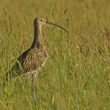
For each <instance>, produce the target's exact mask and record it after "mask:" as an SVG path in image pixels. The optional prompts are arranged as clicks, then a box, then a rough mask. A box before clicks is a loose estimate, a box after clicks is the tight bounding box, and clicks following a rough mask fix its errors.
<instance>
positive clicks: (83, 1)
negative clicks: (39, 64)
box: [0, 0, 110, 110]
mask: <svg viewBox="0 0 110 110" xmlns="http://www.w3.org/2000/svg"><path fill="white" fill-rule="evenodd" d="M34 17H43V18H46V19H48V20H49V21H51V22H54V23H57V24H59V25H61V26H63V27H65V28H66V29H68V31H69V35H68V34H67V33H65V32H63V31H61V30H60V29H58V28H55V27H50V26H47V25H46V26H44V29H43V41H44V45H45V48H46V49H47V51H48V54H49V58H48V60H47V62H46V65H45V67H44V68H43V69H42V71H41V73H40V74H39V75H38V77H37V80H36V87H37V99H36V100H33V98H32V91H31V78H30V79H26V78H24V77H21V76H19V77H17V78H16V79H13V80H12V82H11V84H9V85H8V87H6V88H4V86H3V82H4V78H3V77H4V76H5V73H6V72H7V71H8V70H9V69H10V68H11V67H12V65H13V64H14V63H15V61H16V59H17V58H18V56H19V55H20V54H21V53H22V52H23V51H24V50H26V49H27V48H28V47H29V46H30V45H31V43H32V40H33V24H32V23H33V19H34ZM26 82H27V83H26ZM0 110H110V1H109V0H63V1H61V0H3V1H2V0H0Z"/></svg>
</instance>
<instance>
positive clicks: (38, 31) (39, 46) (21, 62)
mask: <svg viewBox="0 0 110 110" xmlns="http://www.w3.org/2000/svg"><path fill="white" fill-rule="evenodd" d="M45 24H50V25H54V26H57V27H59V28H61V29H63V30H64V31H66V32H67V30H66V29H64V28H63V27H61V26H59V25H57V24H54V23H51V22H48V21H46V20H45V19H43V18H40V19H37V18H35V19H34V22H33V25H34V39H33V42H32V45H31V46H30V48H29V49H27V50H26V51H25V52H23V53H22V54H21V55H20V56H19V57H18V59H17V62H16V63H15V64H14V65H13V66H12V68H11V69H10V70H9V72H7V73H6V81H9V80H10V79H11V78H13V77H16V76H18V75H26V76H27V75H32V82H33V83H32V84H34V82H35V76H36V75H37V74H38V73H39V71H40V69H41V68H42V67H43V65H44V64H45V62H46V60H47V57H48V55H47V52H46V50H45V48H44V45H43V42H42V26H43V25H45ZM33 90H34V87H33Z"/></svg>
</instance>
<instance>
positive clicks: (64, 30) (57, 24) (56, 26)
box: [46, 21, 68, 33]
mask: <svg viewBox="0 0 110 110" xmlns="http://www.w3.org/2000/svg"><path fill="white" fill-rule="evenodd" d="M46 23H47V24H50V25H54V26H56V27H59V28H60V29H62V30H64V31H65V32H67V33H68V31H67V30H66V29H65V28H63V27H62V26H59V25H58V24H55V23H51V22H49V21H47V22H46Z"/></svg>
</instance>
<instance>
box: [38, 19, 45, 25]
mask: <svg viewBox="0 0 110 110" xmlns="http://www.w3.org/2000/svg"><path fill="white" fill-rule="evenodd" d="M38 23H39V25H40V26H42V25H45V24H46V20H45V19H44V18H40V19H38Z"/></svg>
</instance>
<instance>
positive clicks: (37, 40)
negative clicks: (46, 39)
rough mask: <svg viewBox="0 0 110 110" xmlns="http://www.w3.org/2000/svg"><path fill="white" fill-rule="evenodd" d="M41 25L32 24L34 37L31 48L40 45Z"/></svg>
mask: <svg viewBox="0 0 110 110" xmlns="http://www.w3.org/2000/svg"><path fill="white" fill-rule="evenodd" d="M41 38H42V26H40V25H39V24H34V39H33V43H32V46H31V48H34V47H37V48H39V47H40V46H42V41H41Z"/></svg>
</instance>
